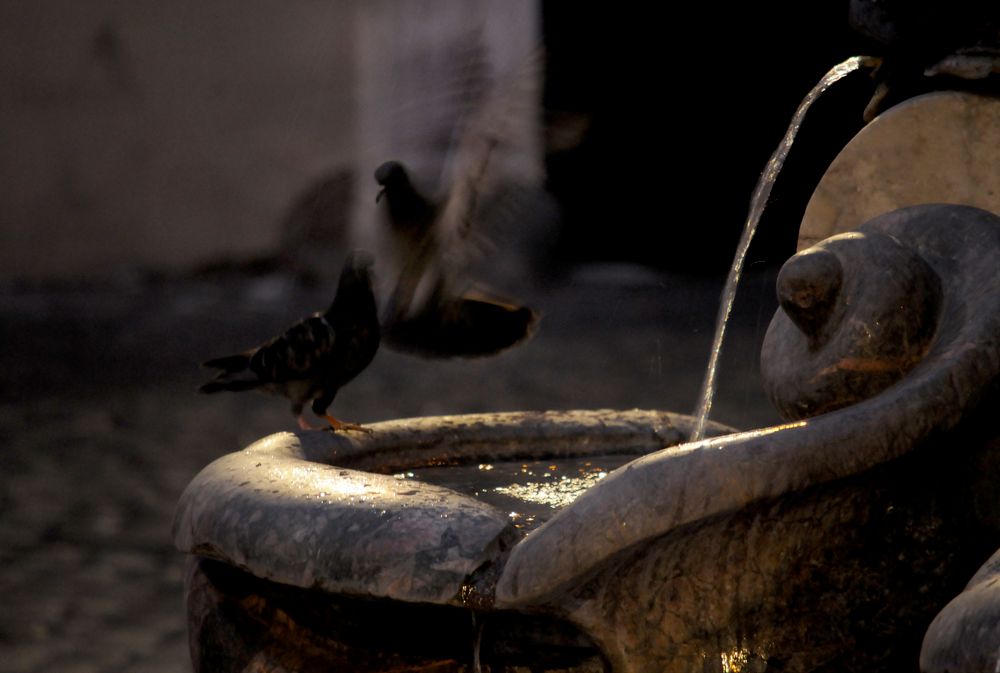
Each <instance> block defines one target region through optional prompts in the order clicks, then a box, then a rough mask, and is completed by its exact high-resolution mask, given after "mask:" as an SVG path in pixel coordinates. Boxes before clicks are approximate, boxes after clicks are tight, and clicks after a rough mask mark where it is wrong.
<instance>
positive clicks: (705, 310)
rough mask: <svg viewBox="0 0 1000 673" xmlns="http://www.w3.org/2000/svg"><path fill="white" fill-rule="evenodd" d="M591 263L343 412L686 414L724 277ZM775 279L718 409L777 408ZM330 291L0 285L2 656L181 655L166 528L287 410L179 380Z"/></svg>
mask: <svg viewBox="0 0 1000 673" xmlns="http://www.w3.org/2000/svg"><path fill="white" fill-rule="evenodd" d="M611 275H612V276H614V277H615V279H614V280H613V281H609V280H608V279H607V274H604V275H603V276H602V277H603V278H604V279H603V280H602V279H601V278H598V276H601V274H594V273H591V274H590V280H587V279H585V278H584V277H583V276H577V280H576V281H574V282H571V283H566V284H564V285H562V286H560V287H558V288H550V289H548V290H544V291H538V292H537V293H536V296H535V297H533V302H534V305H535V306H537V307H538V308H540V309H541V310H542V312H543V315H544V317H543V320H542V322H541V325H540V328H539V331H538V333H537V335H536V336H535V338H534V339H533V340H532V341H530V342H529V343H527V344H525V345H523V346H521V347H519V348H516V349H514V350H511V351H509V352H508V353H505V354H503V355H501V356H499V357H497V358H493V359H488V360H453V361H425V360H419V359H414V358H410V357H406V356H402V355H399V354H396V353H392V352H389V351H382V352H380V353H379V355H378V356H377V357H376V360H375V362H374V363H373V365H372V366H371V367H370V368H369V369H368V370H367V371H366V372H364V373H363V374H362V375H361V376H360V377H359V378H358V379H357V380H355V381H354V382H353V383H351V384H349V385H348V386H347V387H345V388H344V389H343V390H342V391H341V394H340V397H339V398H338V399H337V400H336V401H335V402H334V404H333V407H332V411H333V413H335V414H336V415H337V416H338V417H341V418H345V419H348V420H351V421H355V422H372V421H378V420H384V419H389V418H399V417H408V416H420V415H432V414H446V413H466V412H478V411H490V410H493V411H502V410H517V409H571V408H609V407H610V408H632V407H645V408H665V409H671V410H674V411H681V412H690V411H691V409H693V407H694V404H695V397H696V393H697V389H698V386H699V384H700V381H701V376H702V371H703V369H704V366H705V362H706V360H707V356H708V347H709V346H708V344H709V341H710V338H711V333H712V329H713V326H712V323H713V320H714V315H715V311H716V306H717V298H718V293H719V289H720V286H721V283H720V282H719V281H718V280H714V279H713V280H706V279H683V278H673V277H670V276H655V275H649V274H645V275H642V276H641V277H635V275H634V274H632V280H628V278H627V277H625V276H628V275H629V274H626V275H625V276H623V274H622V273H615V274H611ZM771 278H772V276H771V275H768V274H761V275H759V276H756V277H751V278H749V279H747V281H746V282H745V284H744V288H745V289H744V291H743V293H742V295H741V298H740V300H739V302H738V304H737V313H736V316H735V321H734V323H733V326H732V327H731V328H730V335H731V336H730V340H729V341H728V344H727V347H726V350H725V356H724V358H723V362H722V369H721V376H720V393H719V397H718V400H717V402H716V407H715V408H716V413H714V414H713V418H715V419H716V420H720V421H722V422H727V423H731V424H733V425H736V426H739V427H752V426H758V425H762V424H767V423H771V422H774V421H776V420H777V417H776V416H775V415H774V413H773V412H772V411H771V410H770V407H769V405H768V404H767V403H766V401H764V399H763V392H762V391H761V390H760V387H759V383H758V381H757V353H758V351H759V342H760V340H761V339H762V338H763V332H764V330H765V329H766V326H767V322H768V320H769V319H770V316H771V314H772V312H773V309H774V301H773V299H772V297H773V290H772V288H773V281H772V280H771ZM327 301H329V289H327V290H325V291H319V290H316V289H302V288H300V287H298V286H296V285H295V284H294V283H293V282H292V281H291V280H289V279H287V278H284V277H282V276H270V277H265V278H235V277H233V278H224V279H221V280H220V279H215V280H213V281H211V282H209V281H205V280H201V281H199V280H190V279H186V280H173V281H165V280H159V281H155V282H152V281H149V282H142V283H124V282H123V283H117V284H113V285H104V286H91V287H84V286H64V287H58V288H53V287H49V288H46V289H38V288H23V287H22V288H18V287H6V288H0V337H2V339H0V343H2V344H3V348H2V349H0V443H2V447H3V448H2V453H0V595H2V596H3V609H2V612H0V671H6V672H9V673H38V672H42V671H52V672H56V671H58V672H60V673H74V672H80V673H83V672H88V673H89V672H100V673H111V672H115V673H118V672H121V671H133V672H137V673H160V672H164V673H165V672H168V671H169V672H177V671H187V670H190V664H189V661H188V654H187V642H186V633H185V612H184V604H183V587H182V570H183V567H184V558H183V557H182V555H181V554H179V553H178V552H176V551H175V550H174V547H173V544H172V541H171V535H170V528H171V519H172V516H173V507H174V503H175V502H176V500H177V498H178V496H179V495H180V492H181V490H182V489H183V488H184V487H185V485H186V484H187V483H188V481H190V479H191V478H192V477H193V476H194V475H195V474H196V473H197V472H198V470H199V469H201V468H202V467H203V466H204V465H206V464H207V463H208V462H210V461H211V460H213V459H214V458H216V457H218V456H220V455H222V454H223V453H226V452H229V451H233V450H237V449H239V448H241V447H243V446H244V445H246V444H248V443H249V442H251V441H253V440H255V439H257V438H258V437H260V436H263V435H266V434H269V433H271V432H275V431H278V430H284V429H290V428H292V427H293V425H294V421H293V419H292V417H291V414H290V413H289V412H288V408H287V405H286V404H285V403H284V402H283V401H281V400H278V399H275V398H268V397H266V396H263V395H257V394H240V395H234V394H220V395H216V396H212V397H206V396H200V395H197V394H196V393H194V389H195V388H196V386H197V384H198V383H199V382H200V381H201V380H202V378H203V377H204V376H205V373H204V372H203V371H201V370H200V369H199V368H198V366H197V363H198V362H199V361H201V360H203V359H206V358H207V357H211V356H215V355H220V354H225V353H227V352H230V351H234V350H239V349H242V348H244V347H246V346H248V345H252V344H254V343H256V342H258V341H260V340H262V339H264V338H266V337H268V336H271V335H272V334H273V333H274V332H276V331H277V330H278V329H280V328H282V327H284V326H286V325H287V324H288V323H290V322H292V321H294V320H296V319H298V318H299V317H301V316H302V315H304V314H306V313H308V312H309V311H310V310H315V309H317V308H322V307H323V306H324V305H325V304H326V303H327Z"/></svg>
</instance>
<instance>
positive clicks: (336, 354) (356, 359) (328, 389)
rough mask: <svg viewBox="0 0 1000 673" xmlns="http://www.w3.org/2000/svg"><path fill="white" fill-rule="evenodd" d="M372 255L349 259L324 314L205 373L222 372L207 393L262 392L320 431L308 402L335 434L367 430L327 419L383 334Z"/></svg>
mask: <svg viewBox="0 0 1000 673" xmlns="http://www.w3.org/2000/svg"><path fill="white" fill-rule="evenodd" d="M372 265H373V259H372V257H371V255H369V254H367V253H364V252H360V251H356V252H354V253H352V254H350V255H349V256H348V258H347V261H346V262H345V263H344V267H343V270H342V271H341V273H340V281H339V284H338V286H337V294H336V296H335V297H334V300H333V303H332V304H331V305H330V308H329V309H327V311H326V312H325V313H315V314H313V315H312V316H309V317H308V318H305V319H303V320H301V321H300V322H298V323H296V324H294V325H292V326H291V327H289V328H288V329H286V330H285V331H284V332H283V333H282V334H280V335H278V336H276V337H274V338H273V339H271V340H269V341H267V342H265V343H264V344H262V345H260V346H258V347H256V348H253V349H250V350H248V351H246V352H244V353H238V354H236V355H228V356H225V357H221V358H215V359H212V360H209V361H207V362H205V363H204V366H205V367H209V368H214V369H218V370H220V371H219V372H218V374H217V375H216V377H215V378H214V379H212V380H211V381H209V382H208V383H206V384H204V385H203V386H201V388H200V390H201V392H203V393H215V392H219V391H221V390H230V391H241V390H259V391H261V392H265V393H269V394H272V395H281V396H283V397H286V398H288V399H289V400H290V401H291V403H292V413H293V414H295V417H296V420H297V421H298V424H299V427H300V428H302V429H303V430H307V429H316V428H314V427H313V426H312V425H311V424H310V423H309V422H308V421H307V420H306V419H305V418H304V416H303V411H302V410H303V407H304V406H305V403H306V402H310V401H311V402H312V405H311V406H312V410H313V412H314V413H315V414H316V415H317V416H320V417H323V418H325V419H326V420H327V421H328V422H329V424H330V426H329V427H330V429H333V430H361V431H364V432H368V431H369V430H368V429H367V428H365V427H363V426H360V425H357V424H354V423H345V422H343V421H340V420H338V419H336V418H334V417H333V416H330V415H328V414H327V413H326V410H327V408H328V407H329V406H330V404H331V403H332V402H333V399H334V397H335V396H336V395H337V391H338V390H339V389H340V388H341V387H342V386H343V385H344V384H346V383H347V382H349V381H350V380H351V379H353V378H354V377H355V376H357V375H358V374H360V373H361V372H362V371H363V370H364V369H365V368H366V367H367V366H368V364H369V363H370V362H371V361H372V359H373V358H374V357H375V353H376V352H377V351H378V348H379V341H380V338H381V331H380V326H379V317H378V309H377V307H376V303H375V294H374V291H373V289H372V272H371V267H372Z"/></svg>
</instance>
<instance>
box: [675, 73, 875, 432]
mask: <svg viewBox="0 0 1000 673" xmlns="http://www.w3.org/2000/svg"><path fill="white" fill-rule="evenodd" d="M879 63H881V59H878V58H875V57H872V56H852V57H851V58H849V59H847V60H846V61H844V62H843V63H840V64H838V65H836V66H834V67H833V68H831V69H830V71H829V72H828V73H826V74H825V75H823V78H822V79H821V80H820V81H819V83H817V84H816V86H814V87H813V88H812V90H811V91H810V92H809V93H808V94H806V97H805V98H803V99H802V102H801V103H799V107H798V109H796V110H795V115H794V116H793V117H792V121H791V123H790V124H789V125H788V130H787V131H785V137H784V138H782V139H781V143H780V144H779V145H778V148H777V149H776V150H774V154H772V155H771V158H770V159H769V160H768V162H767V165H766V166H765V167H764V171H763V172H762V173H761V176H760V179H759V180H758V181H757V186H756V187H755V188H754V191H753V196H752V197H751V199H750V210H749V212H748V213H747V220H746V224H744V226H743V235H742V236H741V237H740V242H739V245H738V246H737V247H736V255H735V256H734V257H733V265H732V266H731V267H730V269H729V276H728V277H727V278H726V284H725V286H724V287H723V290H722V296H721V298H720V299H721V304H720V306H719V315H718V318H717V319H716V322H715V338H714V339H713V340H712V351H711V354H710V355H709V359H708V368H707V369H706V370H705V379H704V381H703V382H702V384H701V392H700V393H699V394H698V408H697V409H696V410H695V427H694V431H693V432H692V433H691V437H690V441H697V440H700V439H702V438H704V436H705V424H706V423H707V422H708V415H709V413H710V412H711V410H712V399H713V397H714V396H715V377H716V373H717V370H718V366H719V354H720V353H721V352H722V340H723V338H724V335H725V333H726V323H727V322H728V321H729V314H730V313H731V312H732V310H733V301H734V300H735V299H736V287H737V285H738V284H739V280H740V274H741V273H742V271H743V261H744V259H745V258H746V255H747V250H748V249H749V248H750V241H751V240H752V239H753V235H754V232H756V231H757V223H758V222H759V221H760V217H761V214H762V213H763V212H764V206H765V204H766V203H767V199H768V197H769V196H770V194H771V188H772V187H773V186H774V181H775V179H776V178H777V177H778V173H779V172H780V171H781V166H782V165H783V164H784V163H785V157H787V156H788V151H789V150H790V149H791V148H792V143H793V142H795V135H796V134H797V133H798V131H799V127H800V126H801V125H802V120H803V119H804V118H805V116H806V112H807V111H808V110H809V108H810V107H811V106H812V104H813V103H814V102H816V99H817V98H819V97H820V95H822V93H823V92H824V91H826V90H827V89H828V88H830V86H831V85H832V84H833V83H834V82H836V81H838V80H840V79H842V78H844V77H846V76H847V75H849V74H851V73H852V72H854V71H856V70H860V69H861V68H874V67H876V66H877V65H878V64H879Z"/></svg>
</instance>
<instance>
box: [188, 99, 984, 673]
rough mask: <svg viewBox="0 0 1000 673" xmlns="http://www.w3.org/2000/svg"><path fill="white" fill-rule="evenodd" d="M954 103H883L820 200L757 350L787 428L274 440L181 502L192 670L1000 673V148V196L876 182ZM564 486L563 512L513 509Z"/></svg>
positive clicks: (571, 422)
mask: <svg viewBox="0 0 1000 673" xmlns="http://www.w3.org/2000/svg"><path fill="white" fill-rule="evenodd" d="M940 95H943V96H946V97H950V98H949V99H948V102H949V104H954V105H958V106H959V107H960V109H961V110H963V111H964V112H963V113H962V114H955V115H952V116H951V117H950V118H949V119H950V120H951V121H954V122H955V123H960V124H963V125H965V127H964V128H965V129H966V131H965V135H964V136H963V137H965V138H976V137H978V138H982V137H994V138H995V137H997V136H996V134H998V133H1000V107H998V106H1000V101H997V100H995V99H985V98H981V97H977V96H971V95H965V94H940ZM956 96H957V98H955V97H956ZM927 101H930V102H929V103H928V102H927ZM940 103H941V99H940V98H939V97H937V96H931V97H929V98H927V99H920V100H913V101H909V102H907V103H905V104H903V105H900V106H898V107H897V108H893V109H890V110H889V111H887V112H886V113H884V114H883V115H882V116H881V117H879V118H877V119H876V120H875V121H874V122H873V123H872V124H871V125H869V126H868V127H867V128H866V129H865V130H864V131H862V133H861V134H859V136H858V137H857V138H855V140H854V141H852V143H851V144H850V145H849V146H848V147H846V148H845V150H844V152H843V153H842V154H841V157H839V158H838V160H837V161H836V162H835V163H834V165H833V166H832V167H831V170H830V172H829V173H828V174H827V176H826V177H825V178H824V180H823V182H822V183H821V184H820V186H819V187H818V189H817V192H816V195H815V196H814V199H813V202H812V203H811V204H810V207H809V209H808V211H807V213H806V218H805V222H804V224H803V227H802V239H801V240H802V249H801V250H800V251H799V253H798V254H796V255H795V256H793V257H792V258H791V259H789V260H788V262H786V264H785V265H784V267H783V268H782V271H781V273H780V275H779V277H778V281H777V292H778V297H779V300H780V305H781V307H780V309H779V310H778V312H777V313H776V314H775V316H774V318H773V320H772V322H771V325H770V328H769V329H768V333H767V336H766V339H765V343H764V346H763V352H762V355H761V363H762V374H763V376H764V379H765V382H766V386H767V392H768V394H769V395H770V397H771V399H772V400H773V402H774V403H775V405H776V407H777V408H778V409H779V410H780V412H781V413H782V415H783V416H784V417H785V418H786V419H787V421H788V422H787V423H786V424H784V425H779V426H775V427H769V428H763V429H756V430H751V431H746V432H736V431H734V430H732V429H730V428H725V427H722V426H719V425H717V424H709V427H708V432H707V438H706V439H703V440H700V441H696V442H688V441H687V439H688V437H689V436H690V434H691V431H692V428H693V426H694V420H693V419H692V418H690V417H688V416H683V415H679V414H673V413H669V412H663V411H634V410H633V411H608V410H602V411H574V412H544V413H543V412H538V413H504V414H486V415H471V416H451V417H438V418H422V419H410V420H396V421H388V422H384V423H377V424H374V425H372V426H370V427H371V429H372V433H371V434H370V435H362V434H357V435H355V434H350V435H345V434H330V433H320V432H305V433H295V434H293V433H279V434H276V435H272V436H270V437H266V438H264V439H261V440H260V441H258V442H256V443H254V444H252V445H251V446H249V447H247V448H246V449H244V450H242V451H239V452H237V453H233V454H230V455H227V456H224V457H222V458H220V459H218V460H216V461H215V462H213V463H212V464H210V465H209V466H207V467H206V468H205V469H204V470H202V472H201V473H200V474H199V475H198V476H197V477H196V478H195V479H194V480H193V481H192V482H191V484H190V485H189V487H188V488H187V490H186V491H185V492H184V494H183V495H182V497H181V500H180V503H179V506H178V510H177V515H176V520H175V531H174V534H175V541H176V544H177V546H178V548H179V549H180V550H182V551H183V552H185V553H187V554H189V555H190V556H191V564H190V574H189V577H188V613H189V620H190V638H191V647H192V657H193V661H194V667H195V670H196V671H199V672H202V671H221V672H228V671H300V672H303V673H305V672H311V671H321V670H322V671H330V670H338V671H339V670H345V671H346V670H350V671H480V670H489V671H492V672H493V673H498V672H499V671H509V672H514V671H532V672H540V671H553V672H554V671H587V672H592V671H614V672H615V673H645V672H648V671H772V670H773V671H867V672H870V671H896V670H916V669H917V667H918V661H919V662H920V663H919V665H920V666H922V667H923V668H924V669H925V670H928V671H938V670H951V671H955V670H994V668H993V667H994V666H995V665H996V661H997V660H996V657H997V653H996V652H995V650H996V642H997V640H998V638H1000V626H998V624H1000V597H998V596H997V595H996V590H995V589H994V588H993V584H994V582H993V578H994V577H995V576H996V572H997V568H998V567H1000V562H998V561H997V560H996V558H995V557H994V558H993V559H991V560H990V561H989V562H988V563H987V564H986V565H985V566H983V568H982V569H981V570H980V571H979V572H978V573H977V572H976V569H977V567H979V566H980V565H981V564H982V563H983V562H984V561H986V559H987V558H989V557H990V555H991V554H992V553H993V552H994V551H995V550H997V548H998V547H1000V499H998V498H997V496H996V488H995V484H996V483H998V480H1000V459H998V457H1000V453H998V449H1000V435H998V433H997V430H996V424H995V419H994V418H993V413H995V412H996V410H997V408H998V406H997V403H998V401H1000V390H998V382H1000V273H998V272H997V270H998V268H1000V267H998V264H1000V262H998V260H1000V216H997V215H995V214H994V212H1000V184H998V182H997V177H996V175H997V171H996V167H997V166H998V165H1000V163H998V162H1000V156H998V150H997V148H998V147H1000V143H989V144H985V147H984V146H981V145H980V144H978V143H977V144H975V145H976V146H975V147H974V148H972V149H971V151H972V153H973V154H974V155H975V156H973V158H972V159H969V158H968V157H962V158H961V161H962V162H963V163H962V166H963V167H965V168H963V170H965V169H967V171H966V179H965V180H963V181H961V189H963V190H966V191H967V192H971V193H972V194H973V196H974V197H975V198H974V199H973V198H972V197H970V196H968V195H966V194H959V193H958V191H956V190H958V189H959V188H958V187H954V188H951V189H949V187H948V185H947V184H945V185H943V186H942V185H941V184H937V183H936V184H935V185H933V188H927V189H924V186H923V185H922V184H921V183H920V181H917V180H908V179H907V178H906V175H903V176H900V175H899V174H898V173H897V174H895V175H892V176H889V177H888V178H886V176H885V175H883V174H881V173H878V172H870V173H864V171H862V170H860V168H863V167H864V162H870V161H871V160H872V157H873V156H876V155H873V154H872V153H871V152H866V151H865V147H866V146H867V147H868V148H871V147H872V146H877V144H878V143H880V142H885V136H886V135H889V136H891V135H892V134H893V133H901V131H899V130H898V129H899V128H900V126H899V120H900V119H904V118H905V120H906V122H907V124H911V123H918V122H919V119H917V121H916V122H914V120H913V119H912V117H914V116H916V117H919V114H918V113H919V109H918V108H919V106H921V105H923V106H924V109H925V110H927V109H930V108H935V109H937V108H938V107H939V104H940ZM970 110H971V111H970ZM977 110H978V112H977ZM970 125H972V126H971V128H973V129H977V130H973V131H970V130H969V129H970ZM976 125H978V127H977V126H976ZM904 127H905V128H911V127H910V126H905V125H904ZM935 128H938V127H935ZM938 132H939V133H944V132H946V131H941V130H940V129H939V131H938ZM977 134H978V135H977ZM990 134H994V135H992V136H990ZM931 135H933V134H931ZM910 137H912V136H910ZM920 151H924V150H919V151H917V154H919V152H920ZM852 157H853V158H852ZM923 161H924V163H920V162H919V161H918V160H917V159H914V160H913V161H912V162H911V165H910V166H905V167H903V168H901V169H900V170H910V171H914V173H912V174H919V173H920V171H921V170H925V171H927V172H929V173H933V171H932V170H931V168H928V165H927V163H926V162H927V161H930V162H932V166H933V162H936V161H937V162H939V161H940V153H936V154H935V153H933V152H925V156H924V157H923ZM852 162H853V163H852ZM975 166H981V167H982V168H980V169H976V168H975ZM859 167H860V168H859ZM977 171H978V172H977ZM865 175H868V176H869V177H870V178H871V179H870V180H868V179H866V178H864V177H863V176H865ZM859 176H861V177H859ZM877 178H886V180H885V182H884V183H879V182H878V179H877ZM852 181H854V183H859V182H860V184H852ZM970 181H971V182H972V185H973V187H972V188H970V187H969V183H970ZM937 182H938V183H940V182H947V180H939V181H937ZM934 189H937V190H938V191H934ZM928 190H929V191H928ZM926 193H933V197H932V198H931V201H937V202H938V203H933V202H930V203H929V202H928V200H927V199H926V198H925V195H926ZM845 199H846V200H848V201H851V202H852V208H853V209H852V210H850V212H847V210H848V209H846V208H842V209H839V210H838V209H836V208H835V207H834V206H831V205H830V204H834V205H835V204H838V203H843V202H844V200H845ZM855 202H856V203H855ZM949 202H950V203H949ZM959 203H961V204H969V203H973V205H956V204H959ZM977 206H978V207H977ZM835 210H836V213H835V216H834V215H831V213H833V212H834V211H835ZM868 211H874V212H868ZM991 211H993V212H991ZM529 466H536V467H535V468H533V469H537V470H538V471H539V472H541V471H542V470H545V471H546V475H545V476H546V477H551V475H552V474H566V475H567V477H566V478H565V479H563V478H559V479H552V478H550V479H549V481H548V482H546V483H547V485H546V484H542V485H541V486H539V483H538V479H537V475H536V477H535V478H531V479H529V478H528V476H525V475H527V474H528V473H529V472H530V470H529ZM487 468H488V469H489V470H491V471H496V472H497V473H504V474H505V475H507V477H505V478H506V479H507V480H506V481H503V480H501V481H497V482H496V483H504V484H506V486H505V487H503V488H492V487H491V488H484V487H483V486H482V484H483V483H487V482H483V481H482V480H481V479H478V478H477V477H476V473H478V472H482V471H483V470H484V469H487ZM598 471H599V473H600V474H601V475H602V476H603V475H606V476H604V478H600V479H591V478H590V477H591V476H592V475H593V474H595V472H598ZM470 473H472V475H473V476H472V477H471V478H470ZM543 481H544V480H543ZM488 483H490V484H493V483H494V482H488ZM533 489H534V490H533ZM497 493H500V495H499V496H498V495H497ZM560 494H561V495H560ZM539 495H541V496H543V497H554V498H556V500H555V501H554V502H558V507H557V508H556V509H552V508H546V509H545V510H544V511H542V510H538V511H536V513H535V514H533V515H531V516H524V517H523V518H521V519H512V518H511V517H510V516H509V511H510V510H511V509H512V508H514V507H517V511H521V512H528V511H531V503H532V502H535V501H537V498H538V497H539ZM560 497H561V498H562V499H561V500H560V499H559V498H560ZM548 502H553V501H548ZM512 503H515V504H512ZM970 577H971V578H972V580H971V582H970V581H969V578H970ZM967 582H968V586H967V588H965V590H964V591H963V587H966V583H967ZM952 599H954V600H952ZM949 601H951V602H950V603H949ZM946 605H947V606H948V607H947V608H946V607H945V606H946ZM942 610H943V611H942ZM939 613H940V614H939ZM932 621H933V624H932ZM929 625H930V630H928V626H929ZM970 634H973V635H975V637H973V636H972V635H970ZM925 635H926V638H925ZM977 638H978V640H977ZM922 647H923V653H921V648H922Z"/></svg>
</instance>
